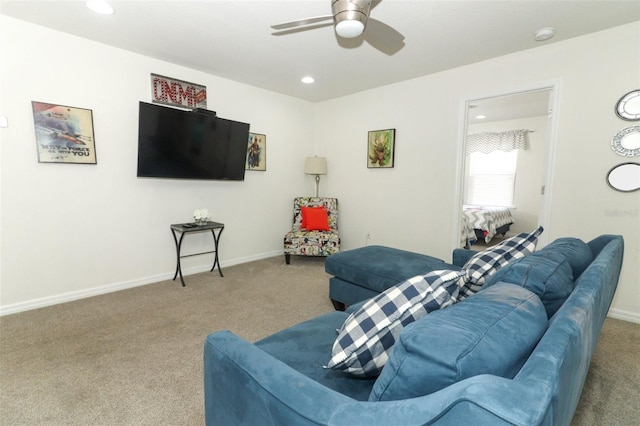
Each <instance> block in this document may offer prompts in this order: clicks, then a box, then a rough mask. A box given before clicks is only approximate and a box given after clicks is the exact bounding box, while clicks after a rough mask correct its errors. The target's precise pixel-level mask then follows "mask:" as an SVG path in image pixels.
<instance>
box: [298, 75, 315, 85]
mask: <svg viewBox="0 0 640 426" xmlns="http://www.w3.org/2000/svg"><path fill="white" fill-rule="evenodd" d="M300 81H301V82H303V83H304V84H311V83H313V82H315V81H316V80H315V79H314V78H313V77H311V76H306V77H302V80H300Z"/></svg>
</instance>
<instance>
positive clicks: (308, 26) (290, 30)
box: [271, 22, 333, 36]
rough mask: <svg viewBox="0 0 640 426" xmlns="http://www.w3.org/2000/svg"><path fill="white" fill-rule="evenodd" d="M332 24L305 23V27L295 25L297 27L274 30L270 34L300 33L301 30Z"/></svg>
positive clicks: (331, 24)
mask: <svg viewBox="0 0 640 426" xmlns="http://www.w3.org/2000/svg"><path fill="white" fill-rule="evenodd" d="M332 26H333V22H326V23H324V24H315V25H307V26H306V27H297V28H291V29H288V30H281V31H274V32H272V33H271V35H274V36H281V35H287V34H295V33H300V32H302V31H308V30H315V29H316V28H323V27H332Z"/></svg>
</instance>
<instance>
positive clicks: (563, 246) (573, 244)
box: [540, 237, 594, 279]
mask: <svg viewBox="0 0 640 426" xmlns="http://www.w3.org/2000/svg"><path fill="white" fill-rule="evenodd" d="M540 252H541V253H546V252H554V253H560V254H562V255H563V256H564V257H566V258H567V260H568V261H569V264H570V265H571V270H572V271H573V278H574V279H577V278H578V277H579V276H580V274H582V272H583V271H584V270H585V269H587V266H589V265H590V264H591V262H593V259H594V257H593V253H592V252H591V248H590V247H589V245H588V244H587V243H585V242H584V241H582V240H580V239H578V238H571V237H565V238H558V239H557V240H555V241H554V242H552V243H551V244H549V245H547V246H545V247H543V248H542V249H540Z"/></svg>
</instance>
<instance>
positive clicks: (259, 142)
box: [245, 133, 267, 171]
mask: <svg viewBox="0 0 640 426" xmlns="http://www.w3.org/2000/svg"><path fill="white" fill-rule="evenodd" d="M245 170H258V171H265V170H267V136H266V135H261V134H259V133H249V146H248V147H247V163H246V165H245Z"/></svg>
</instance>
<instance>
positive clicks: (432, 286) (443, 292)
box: [325, 270, 464, 377]
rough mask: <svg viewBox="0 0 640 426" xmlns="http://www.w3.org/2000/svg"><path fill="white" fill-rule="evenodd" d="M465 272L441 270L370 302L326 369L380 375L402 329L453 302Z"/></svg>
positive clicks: (348, 323)
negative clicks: (460, 279)
mask: <svg viewBox="0 0 640 426" xmlns="http://www.w3.org/2000/svg"><path fill="white" fill-rule="evenodd" d="M463 274H464V271H449V270H440V271H433V272H429V273H428V274H426V275H418V276H415V277H413V278H410V279H408V280H406V281H403V282H402V283H400V284H398V285H396V286H394V287H391V288H389V289H387V290H386V291H384V292H383V293H380V294H379V295H378V296H376V297H374V298H373V299H370V300H369V301H368V302H366V303H365V304H364V305H362V307H361V308H360V309H358V310H357V311H355V312H354V313H352V314H351V315H350V316H349V317H348V318H347V319H346V320H345V322H344V325H343V326H342V328H341V329H340V331H339V334H338V338H337V339H336V341H335V342H334V344H333V350H332V357H331V359H330V360H329V362H328V364H327V365H326V366H325V368H332V369H334V370H343V371H345V372H347V373H350V374H352V375H354V376H360V377H371V376H376V375H378V374H380V371H381V370H382V367H384V364H385V363H386V362H387V359H388V357H389V352H390V351H391V348H392V347H393V344H394V343H395V341H396V338H397V337H398V335H399V334H400V332H401V331H402V329H403V328H404V327H405V326H406V325H407V324H409V323H411V322H413V321H415V320H417V319H418V318H421V317H423V316H424V315H426V314H427V313H429V312H431V311H434V310H436V309H441V308H444V307H446V306H449V305H450V304H452V303H453V301H454V298H455V296H456V295H457V293H458V291H459V287H458V280H459V278H460V277H461V276H462V275H463Z"/></svg>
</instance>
